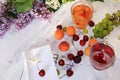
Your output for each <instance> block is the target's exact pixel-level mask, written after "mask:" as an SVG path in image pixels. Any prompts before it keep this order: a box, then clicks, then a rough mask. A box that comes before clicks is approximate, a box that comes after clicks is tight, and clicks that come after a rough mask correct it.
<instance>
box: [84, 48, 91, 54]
mask: <svg viewBox="0 0 120 80" xmlns="http://www.w3.org/2000/svg"><path fill="white" fill-rule="evenodd" d="M84 53H85V55H86V56H89V55H90V47H89V46H88V47H86V48H85V49H84Z"/></svg>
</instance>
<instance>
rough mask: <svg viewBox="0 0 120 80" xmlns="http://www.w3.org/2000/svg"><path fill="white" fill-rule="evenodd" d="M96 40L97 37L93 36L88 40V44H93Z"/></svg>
mask: <svg viewBox="0 0 120 80" xmlns="http://www.w3.org/2000/svg"><path fill="white" fill-rule="evenodd" d="M95 42H97V39H95V38H91V39H90V40H89V42H88V46H92V45H93V44H94V43H95Z"/></svg>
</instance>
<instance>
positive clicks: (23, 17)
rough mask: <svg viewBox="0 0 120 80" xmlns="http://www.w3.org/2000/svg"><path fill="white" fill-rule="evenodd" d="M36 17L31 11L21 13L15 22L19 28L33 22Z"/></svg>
mask: <svg viewBox="0 0 120 80" xmlns="http://www.w3.org/2000/svg"><path fill="white" fill-rule="evenodd" d="M33 19H34V17H33V16H32V15H31V13H30V12H25V13H19V14H18V19H17V20H16V22H15V26H16V28H17V29H18V30H21V29H23V28H25V27H26V26H27V25H28V24H30V23H31V22H32V20H33Z"/></svg>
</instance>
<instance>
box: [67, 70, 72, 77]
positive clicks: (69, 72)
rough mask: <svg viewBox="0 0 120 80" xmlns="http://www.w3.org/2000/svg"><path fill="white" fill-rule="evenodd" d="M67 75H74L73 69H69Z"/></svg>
mask: <svg viewBox="0 0 120 80" xmlns="http://www.w3.org/2000/svg"><path fill="white" fill-rule="evenodd" d="M66 75H67V76H68V77H70V76H72V75H73V71H72V70H71V69H68V70H67V71H66Z"/></svg>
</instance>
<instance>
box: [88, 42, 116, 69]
mask: <svg viewBox="0 0 120 80" xmlns="http://www.w3.org/2000/svg"><path fill="white" fill-rule="evenodd" d="M90 52H91V53H90V62H91V64H92V65H93V67H94V68H95V69H97V70H104V69H107V68H109V67H110V66H112V65H113V63H114V61H115V52H114V49H113V47H112V45H110V43H107V42H102V41H101V42H96V43H95V44H93V45H92V46H91V49H90Z"/></svg>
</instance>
